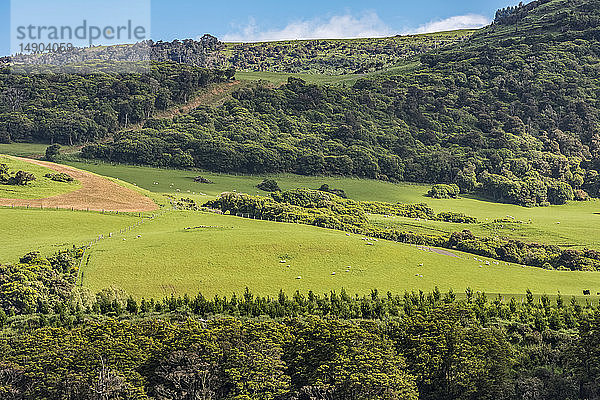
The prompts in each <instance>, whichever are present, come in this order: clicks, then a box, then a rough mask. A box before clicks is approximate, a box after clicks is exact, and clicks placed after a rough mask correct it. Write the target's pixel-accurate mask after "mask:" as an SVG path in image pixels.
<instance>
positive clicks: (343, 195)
mask: <svg viewBox="0 0 600 400" xmlns="http://www.w3.org/2000/svg"><path fill="white" fill-rule="evenodd" d="M317 190H319V191H321V192H327V193H332V194H335V195H336V196H339V197H341V198H342V199H347V198H348V196H347V195H346V192H344V191H343V190H342V189H332V188H330V187H329V185H328V184H326V183H325V184H323V185H321V187H320V188H319V189H317Z"/></svg>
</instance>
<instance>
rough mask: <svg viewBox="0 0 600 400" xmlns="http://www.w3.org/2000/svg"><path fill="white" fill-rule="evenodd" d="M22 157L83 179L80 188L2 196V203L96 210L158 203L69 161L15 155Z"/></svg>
mask: <svg viewBox="0 0 600 400" xmlns="http://www.w3.org/2000/svg"><path fill="white" fill-rule="evenodd" d="M15 158H17V159H19V160H22V161H27V162H30V163H32V164H36V165H40V166H42V167H46V168H50V169H53V170H55V171H57V172H64V173H65V174H68V175H70V176H72V177H73V179H77V180H78V181H79V182H80V183H81V189H77V190H75V191H73V192H70V193H65V194H61V195H58V196H52V197H47V198H45V199H34V200H23V199H4V198H0V206H15V207H25V206H29V207H36V208H40V207H43V208H68V209H70V208H73V209H75V210H93V211H102V210H105V211H122V212H136V211H153V210H157V209H158V206H157V205H156V204H155V203H154V202H153V201H152V200H151V199H150V198H148V197H146V196H144V195H142V194H140V193H138V192H136V191H134V190H132V189H128V188H126V187H123V186H121V185H119V184H117V183H114V182H111V181H109V180H108V179H106V178H103V177H101V176H98V175H94V174H91V173H89V172H86V171H81V170H78V169H75V168H72V167H68V166H66V165H59V164H54V163H50V162H46V161H39V160H31V159H28V158H21V157H15Z"/></svg>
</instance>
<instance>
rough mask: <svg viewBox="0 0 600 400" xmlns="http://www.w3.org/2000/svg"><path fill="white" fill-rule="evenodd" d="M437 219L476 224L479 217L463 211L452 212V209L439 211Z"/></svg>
mask: <svg viewBox="0 0 600 400" xmlns="http://www.w3.org/2000/svg"><path fill="white" fill-rule="evenodd" d="M435 219H436V220H438V221H443V222H454V223H457V224H476V223H477V218H475V217H470V216H468V215H465V214H462V213H455V212H450V211H447V212H441V213H439V214H438V215H436V217H435Z"/></svg>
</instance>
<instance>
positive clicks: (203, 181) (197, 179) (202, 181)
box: [194, 176, 214, 184]
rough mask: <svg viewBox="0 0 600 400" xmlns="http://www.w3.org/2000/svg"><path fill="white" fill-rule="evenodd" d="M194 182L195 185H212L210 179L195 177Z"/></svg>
mask: <svg viewBox="0 0 600 400" xmlns="http://www.w3.org/2000/svg"><path fill="white" fill-rule="evenodd" d="M194 182H196V183H210V184H212V183H214V182H213V181H211V180H210V179H207V178H205V177H203V176H197V177H195V178H194Z"/></svg>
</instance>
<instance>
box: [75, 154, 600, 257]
mask: <svg viewBox="0 0 600 400" xmlns="http://www.w3.org/2000/svg"><path fill="white" fill-rule="evenodd" d="M72 165H74V166H75V167H77V168H81V169H86V170H89V171H92V172H95V173H98V174H101V175H106V176H112V177H116V178H119V179H121V180H124V181H128V182H133V183H136V184H137V185H138V186H139V187H142V188H145V189H148V190H150V191H153V192H159V193H162V192H164V193H170V194H172V195H174V196H184V197H192V198H197V199H198V200H200V201H202V200H204V199H205V198H208V197H212V196H216V195H218V194H219V193H222V192H225V191H233V190H236V191H238V192H244V193H251V194H257V193H261V194H263V195H264V194H266V193H265V192H261V191H259V190H258V189H256V187H255V186H256V185H257V184H258V183H259V182H261V181H262V179H264V177H258V176H242V175H240V176H236V175H224V174H223V175H220V174H211V173H204V172H194V171H178V170H159V169H153V168H147V167H132V166H122V165H118V166H114V165H110V164H85V163H72ZM197 175H202V176H204V177H206V178H208V179H210V180H211V181H213V182H214V184H199V183H195V182H194V180H193V178H194V177H195V176H197ZM271 177H272V178H274V179H276V180H277V182H278V183H279V186H280V187H281V188H282V189H283V190H287V189H294V188H298V187H305V188H312V189H316V188H318V187H320V186H321V185H322V184H323V183H327V184H329V185H330V186H331V187H334V188H340V189H344V190H345V191H346V193H347V194H348V196H349V197H350V198H352V199H356V200H377V201H387V202H403V203H427V204H429V205H430V206H431V207H433V208H434V209H435V210H436V211H437V212H440V211H455V212H462V213H465V214H467V215H472V216H474V217H477V218H478V219H479V221H480V223H479V224H476V225H473V224H471V225H468V226H465V225H464V224H448V223H442V222H434V221H415V220H411V219H407V218H383V217H379V216H378V217H373V218H374V220H375V221H376V222H377V223H379V224H380V225H382V226H390V227H400V228H401V229H402V230H412V231H415V232H439V231H443V232H455V231H460V230H462V229H465V228H468V229H470V230H472V231H473V232H474V233H476V234H478V235H498V236H502V237H511V238H515V239H522V240H526V241H538V242H544V243H552V244H558V245H562V246H572V247H574V248H580V247H590V248H597V249H600V202H599V201H598V200H593V201H588V202H582V203H578V202H572V203H570V204H568V205H564V206H551V207H536V208H524V207H520V206H515V205H511V204H499V203H493V202H490V201H486V200H482V199H477V198H461V199H450V200H436V199H431V198H429V197H426V196H425V194H426V193H427V191H428V190H429V188H430V185H417V184H410V183H402V184H392V183H388V182H381V181H373V180H363V179H352V178H339V177H337V178H332V177H307V176H297V175H290V174H284V175H275V176H271ZM155 183H158V184H157V185H156V184H155ZM200 193H203V194H205V195H206V196H200V195H199V194H200ZM507 215H510V216H513V217H515V219H516V220H519V221H522V222H523V223H520V224H517V223H514V224H506V223H502V224H494V223H493V221H494V220H495V219H497V218H503V217H506V216H507ZM530 220H531V223H530Z"/></svg>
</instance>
